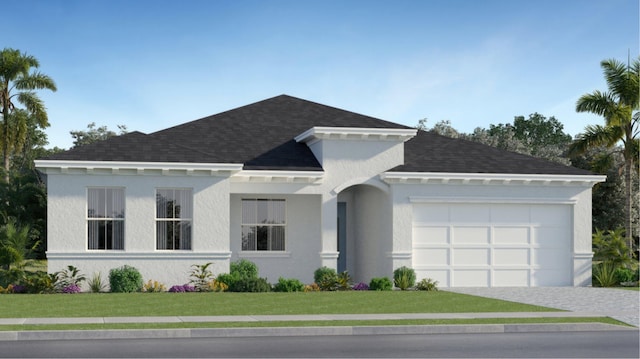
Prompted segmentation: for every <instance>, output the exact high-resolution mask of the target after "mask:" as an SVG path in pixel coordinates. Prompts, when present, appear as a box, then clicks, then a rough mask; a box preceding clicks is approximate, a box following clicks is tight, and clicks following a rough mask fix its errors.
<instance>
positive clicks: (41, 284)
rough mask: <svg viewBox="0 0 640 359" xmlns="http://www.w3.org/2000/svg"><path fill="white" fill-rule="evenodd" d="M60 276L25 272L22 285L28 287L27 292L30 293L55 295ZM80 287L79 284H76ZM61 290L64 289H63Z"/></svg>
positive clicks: (41, 272) (39, 272) (40, 272)
mask: <svg viewBox="0 0 640 359" xmlns="http://www.w3.org/2000/svg"><path fill="white" fill-rule="evenodd" d="M57 281H58V276H57V274H55V273H53V274H48V273H47V272H44V271H36V272H25V276H24V279H23V281H22V283H23V284H24V285H25V286H26V291H27V292H29V293H37V294H42V293H55V292H56V289H57V288H58V287H57ZM72 284H74V283H72ZM75 285H77V286H78V287H80V286H79V285H78V284H75ZM61 289H64V287H62V288H61Z"/></svg>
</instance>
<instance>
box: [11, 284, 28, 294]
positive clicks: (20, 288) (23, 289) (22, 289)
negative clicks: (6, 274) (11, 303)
mask: <svg viewBox="0 0 640 359" xmlns="http://www.w3.org/2000/svg"><path fill="white" fill-rule="evenodd" d="M11 290H12V291H13V293H25V292H26V291H27V287H25V286H23V285H20V284H16V285H14V286H13V288H12V289H11Z"/></svg>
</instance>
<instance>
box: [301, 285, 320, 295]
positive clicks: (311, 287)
mask: <svg viewBox="0 0 640 359" xmlns="http://www.w3.org/2000/svg"><path fill="white" fill-rule="evenodd" d="M319 291H320V286H319V285H318V284H317V283H311V284H307V285H305V286H304V292H305V293H308V292H319Z"/></svg>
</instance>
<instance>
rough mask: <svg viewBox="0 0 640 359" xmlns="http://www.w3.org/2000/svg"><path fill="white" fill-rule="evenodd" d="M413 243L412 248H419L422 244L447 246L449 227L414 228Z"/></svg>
mask: <svg viewBox="0 0 640 359" xmlns="http://www.w3.org/2000/svg"><path fill="white" fill-rule="evenodd" d="M413 243H414V246H416V245H417V246H420V245H422V244H448V243H449V227H448V226H447V227H425V226H417V227H414V228H413Z"/></svg>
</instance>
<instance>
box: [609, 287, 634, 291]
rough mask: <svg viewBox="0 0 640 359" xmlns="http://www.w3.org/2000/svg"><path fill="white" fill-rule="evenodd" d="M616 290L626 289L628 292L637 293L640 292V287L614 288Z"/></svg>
mask: <svg viewBox="0 0 640 359" xmlns="http://www.w3.org/2000/svg"><path fill="white" fill-rule="evenodd" d="M613 288H616V289H626V290H635V291H636V292H640V287H613Z"/></svg>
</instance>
